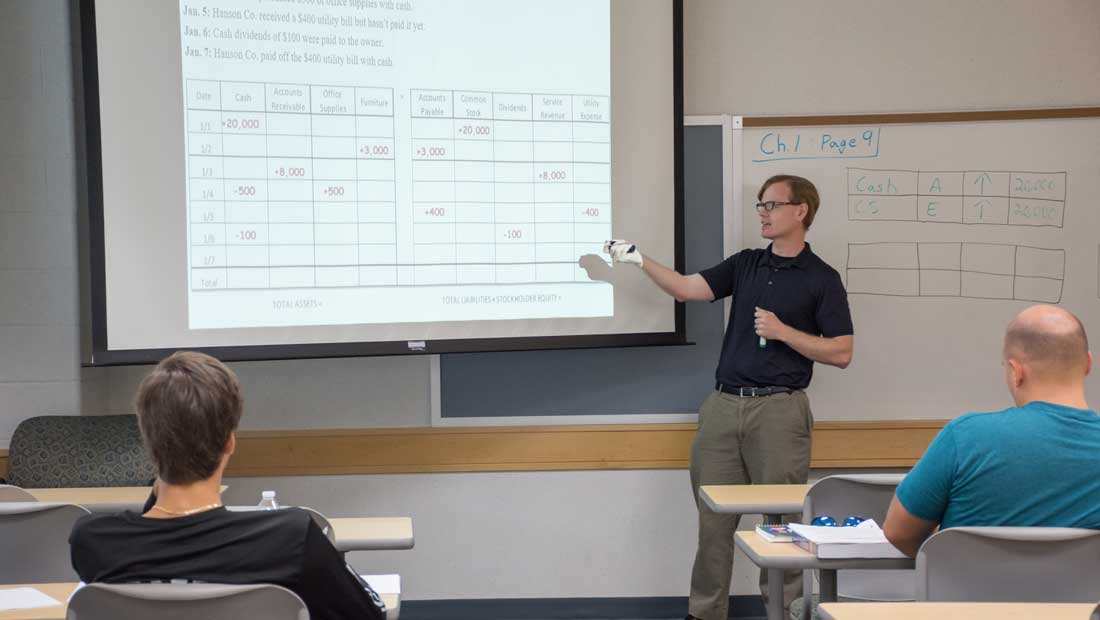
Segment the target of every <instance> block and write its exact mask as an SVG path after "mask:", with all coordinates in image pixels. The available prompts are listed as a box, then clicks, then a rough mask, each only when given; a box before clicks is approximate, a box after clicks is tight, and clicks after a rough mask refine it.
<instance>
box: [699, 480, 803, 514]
mask: <svg viewBox="0 0 1100 620" xmlns="http://www.w3.org/2000/svg"><path fill="white" fill-rule="evenodd" d="M809 491H810V485H808V484H705V485H703V486H701V487H699V497H701V498H702V499H703V502H704V503H705V504H706V505H707V506H708V507H709V508H710V509H711V510H713V511H714V512H720V513H732V514H765V515H779V514H792V513H800V514H801V512H802V502H803V500H805V499H806V493H808V492H809Z"/></svg>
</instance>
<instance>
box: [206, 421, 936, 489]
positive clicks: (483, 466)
mask: <svg viewBox="0 0 1100 620" xmlns="http://www.w3.org/2000/svg"><path fill="white" fill-rule="evenodd" d="M945 423H946V420H913V421H881V422H820V423H818V424H816V425H815V426H814V447H813V456H812V461H811V467H813V468H817V469H821V468H841V467H867V468H882V467H908V466H911V465H913V464H914V463H916V462H917V459H919V458H920V455H921V454H923V453H924V450H925V448H927V447H928V444H929V443H930V442H931V441H932V439H933V438H934V437H935V436H936V433H938V432H939V430H940V428H942V427H943V425H944V424H945ZM695 429H696V425H695V424H609V425H591V426H589V425H570V426H519V427H480V428H471V427H461V428H408V429H350V430H301V431H293V430H291V431H242V432H240V433H239V435H238V441H237V452H236V453H235V454H234V455H233V459H232V460H231V461H230V463H229V468H228V471H227V472H226V475H228V476H245V477H248V476H305V475H326V474H374V473H389V474H393V473H442V472H487V471H559V470H621V469H683V468H686V467H687V465H688V455H689V452H690V449H691V441H692V439H693V438H694V436H695Z"/></svg>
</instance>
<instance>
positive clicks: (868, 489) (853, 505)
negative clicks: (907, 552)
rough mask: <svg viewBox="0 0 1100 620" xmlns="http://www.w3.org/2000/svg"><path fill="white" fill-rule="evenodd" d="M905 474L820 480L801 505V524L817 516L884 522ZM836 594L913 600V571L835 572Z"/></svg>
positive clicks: (839, 476) (853, 475)
mask: <svg viewBox="0 0 1100 620" xmlns="http://www.w3.org/2000/svg"><path fill="white" fill-rule="evenodd" d="M904 477H905V475H904V474H843V475H838V476H828V477H826V478H822V479H821V480H818V481H817V482H815V483H814V484H813V486H811V487H810V490H809V491H808V492H807V493H806V499H805V501H804V502H803V504H802V520H803V523H809V522H810V520H811V519H813V518H814V517H815V516H817V515H823V514H826V515H830V516H832V517H833V518H835V519H836V520H837V522H843V521H844V519H845V518H847V517H849V516H852V515H855V516H859V517H863V518H864V519H874V520H875V522H876V523H878V524H879V525H880V526H881V525H883V524H884V523H885V522H886V513H887V511H889V509H890V500H891V499H893V497H894V491H895V490H896V489H897V486H898V484H899V483H900V482H901V481H902V479H903V478H904ZM837 594H839V595H840V596H843V597H846V598H855V599H864V600H875V601H905V600H913V596H914V595H913V571H912V570H843V571H839V572H838V573H837Z"/></svg>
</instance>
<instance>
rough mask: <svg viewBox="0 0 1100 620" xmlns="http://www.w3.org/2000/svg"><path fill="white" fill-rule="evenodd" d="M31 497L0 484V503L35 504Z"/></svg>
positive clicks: (21, 491) (19, 489) (17, 488)
mask: <svg viewBox="0 0 1100 620" xmlns="http://www.w3.org/2000/svg"><path fill="white" fill-rule="evenodd" d="M36 501H38V500H36V499H35V498H34V496H33V495H31V494H30V493H28V492H27V491H24V490H23V489H21V488H19V487H17V486H12V485H10V484H0V502H36Z"/></svg>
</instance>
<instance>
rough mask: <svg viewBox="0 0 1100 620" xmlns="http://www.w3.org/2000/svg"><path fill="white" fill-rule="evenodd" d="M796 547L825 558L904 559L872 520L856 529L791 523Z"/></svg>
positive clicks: (903, 555)
mask: <svg viewBox="0 0 1100 620" xmlns="http://www.w3.org/2000/svg"><path fill="white" fill-rule="evenodd" d="M790 530H791V533H792V534H793V541H794V544H796V545H798V546H799V547H802V548H803V549H805V550H806V551H809V552H810V553H812V554H814V555H816V556H817V557H819V558H822V559H850V558H904V557H906V555H905V554H904V553H902V552H901V551H898V549H897V547H894V545H891V544H890V541H888V540H886V535H885V534H883V533H882V528H880V527H879V526H878V524H877V523H875V521H874V520H873V519H868V520H866V521H864V522H863V523H860V524H859V525H857V526H855V527H836V526H816V525H802V524H799V523H792V524H791V525H790Z"/></svg>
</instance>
